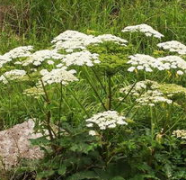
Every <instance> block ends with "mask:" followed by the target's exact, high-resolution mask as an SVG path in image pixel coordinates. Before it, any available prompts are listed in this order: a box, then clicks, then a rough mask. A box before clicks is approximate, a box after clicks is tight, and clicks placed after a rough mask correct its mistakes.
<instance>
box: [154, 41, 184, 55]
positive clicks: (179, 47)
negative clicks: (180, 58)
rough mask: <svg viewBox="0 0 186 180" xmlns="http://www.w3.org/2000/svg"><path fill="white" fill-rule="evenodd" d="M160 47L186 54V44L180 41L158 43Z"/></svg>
mask: <svg viewBox="0 0 186 180" xmlns="http://www.w3.org/2000/svg"><path fill="white" fill-rule="evenodd" d="M157 46H158V47H159V48H163V49H165V50H169V51H171V52H177V53H178V54H181V55H182V54H186V46H185V45H184V44H182V43H180V42H179V41H167V42H163V43H159V44H157Z"/></svg>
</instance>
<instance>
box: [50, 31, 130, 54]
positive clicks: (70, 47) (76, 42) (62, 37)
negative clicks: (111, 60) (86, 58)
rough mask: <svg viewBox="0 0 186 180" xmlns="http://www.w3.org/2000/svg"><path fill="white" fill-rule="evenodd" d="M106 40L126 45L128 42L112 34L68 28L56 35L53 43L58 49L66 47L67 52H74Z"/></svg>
mask: <svg viewBox="0 0 186 180" xmlns="http://www.w3.org/2000/svg"><path fill="white" fill-rule="evenodd" d="M105 41H112V42H115V43H118V44H121V45H125V43H126V42H127V41H126V40H125V39H122V38H119V37H116V36H114V35H111V34H104V35H100V36H97V37H95V36H93V35H87V34H84V33H81V32H78V31H73V30H67V31H65V32H63V33H61V34H59V35H58V36H57V37H55V38H54V39H53V40H52V41H51V43H53V44H54V45H53V47H54V48H55V49H57V50H59V49H65V50H66V51H67V52H73V51H74V50H76V49H81V50H86V47H87V46H88V45H90V44H99V43H103V42H105Z"/></svg>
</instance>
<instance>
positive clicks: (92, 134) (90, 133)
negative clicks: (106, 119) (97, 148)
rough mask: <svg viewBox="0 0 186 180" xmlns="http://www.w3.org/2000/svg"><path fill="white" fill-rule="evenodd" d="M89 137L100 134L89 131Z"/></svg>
mask: <svg viewBox="0 0 186 180" xmlns="http://www.w3.org/2000/svg"><path fill="white" fill-rule="evenodd" d="M89 135H91V136H97V135H98V133H97V132H96V131H94V130H90V131H89Z"/></svg>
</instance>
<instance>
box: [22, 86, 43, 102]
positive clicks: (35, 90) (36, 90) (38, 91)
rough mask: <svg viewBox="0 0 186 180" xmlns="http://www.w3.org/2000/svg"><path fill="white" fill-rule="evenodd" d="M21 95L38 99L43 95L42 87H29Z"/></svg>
mask: <svg viewBox="0 0 186 180" xmlns="http://www.w3.org/2000/svg"><path fill="white" fill-rule="evenodd" d="M23 94H25V95H27V96H31V97H34V98H35V99H38V98H40V96H41V95H44V94H45V93H44V91H43V88H42V87H40V86H36V87H31V88H29V89H25V90H24V92H23Z"/></svg>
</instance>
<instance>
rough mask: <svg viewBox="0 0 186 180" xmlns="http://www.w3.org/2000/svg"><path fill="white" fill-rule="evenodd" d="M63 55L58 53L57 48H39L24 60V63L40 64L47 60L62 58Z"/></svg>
mask: <svg viewBox="0 0 186 180" xmlns="http://www.w3.org/2000/svg"><path fill="white" fill-rule="evenodd" d="M63 57H64V55H62V54H59V53H57V52H56V50H39V51H36V52H35V53H33V54H32V55H30V56H29V58H28V59H26V60H25V61H23V62H22V65H23V66H28V65H30V64H33V65H34V66H39V65H41V63H42V62H43V61H45V60H49V59H50V60H51V59H54V60H60V59H62V58H63ZM50 62H51V61H50Z"/></svg>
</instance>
